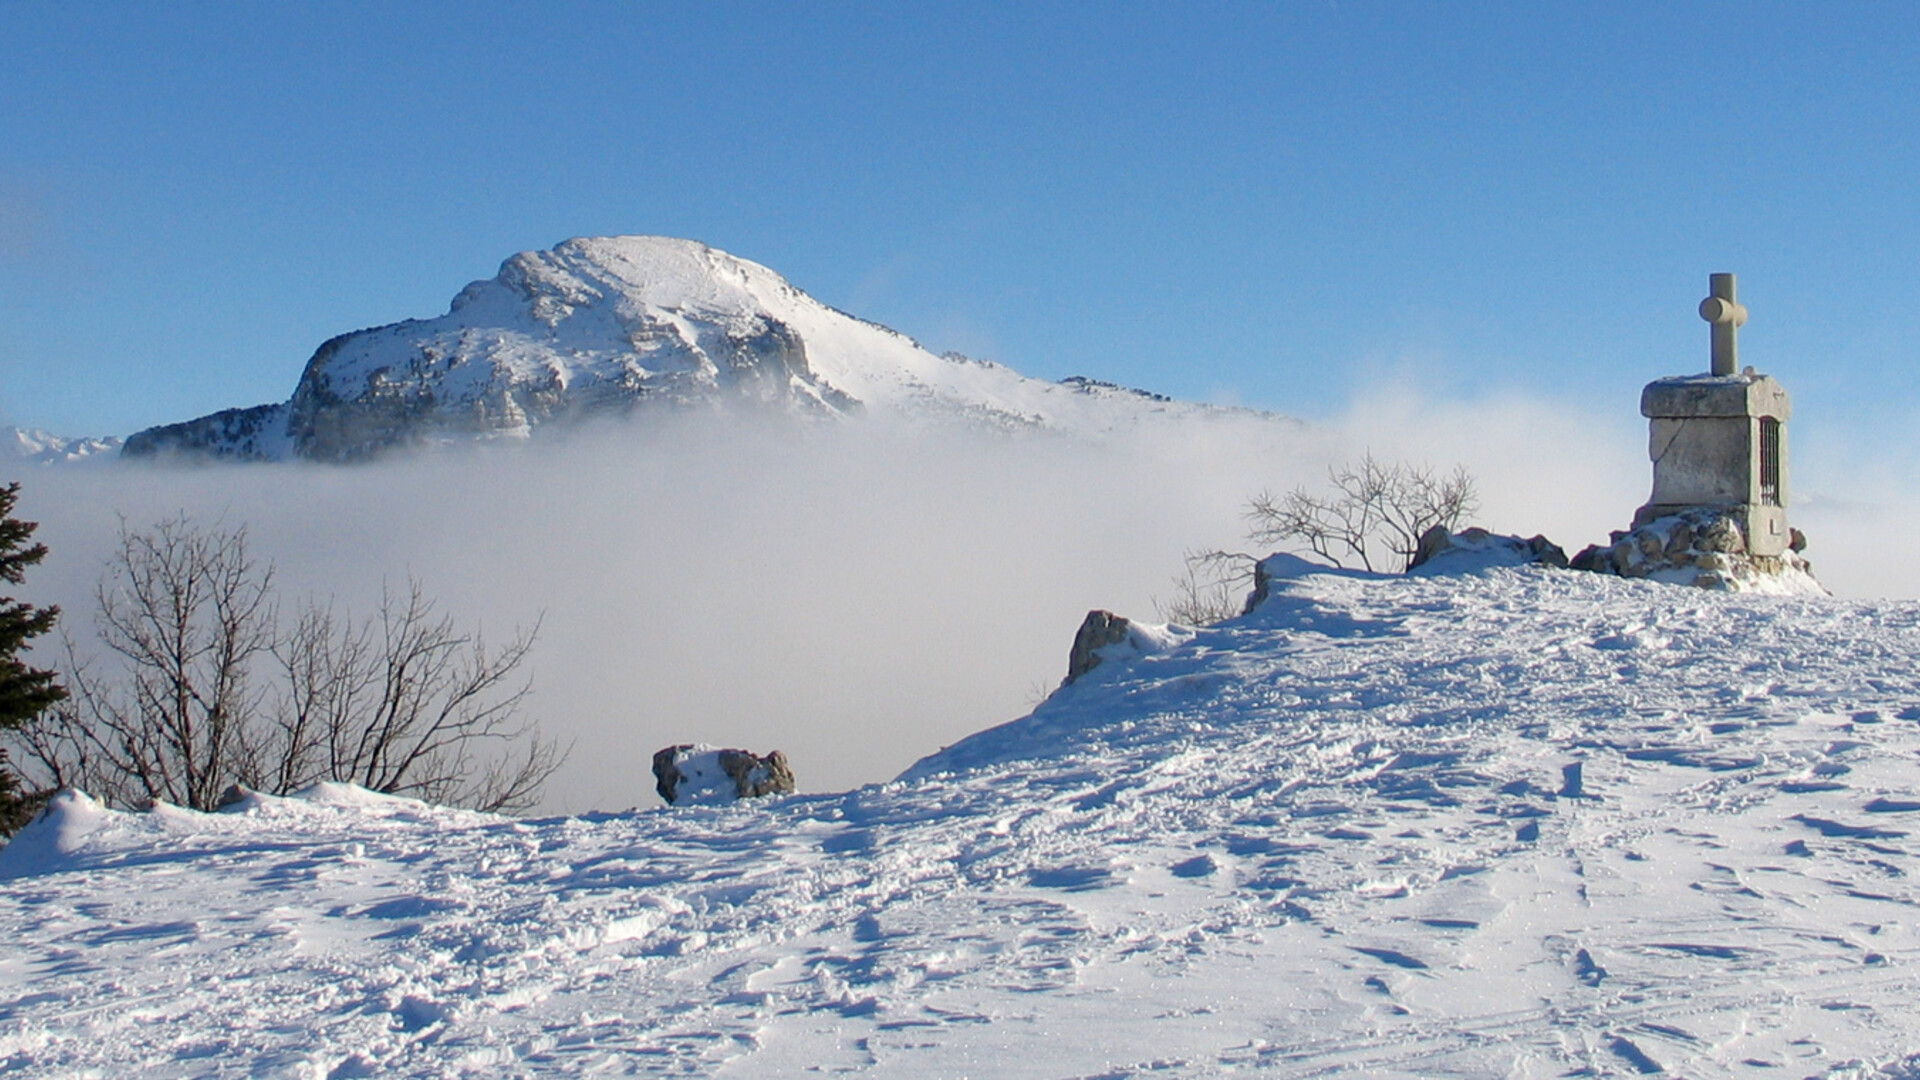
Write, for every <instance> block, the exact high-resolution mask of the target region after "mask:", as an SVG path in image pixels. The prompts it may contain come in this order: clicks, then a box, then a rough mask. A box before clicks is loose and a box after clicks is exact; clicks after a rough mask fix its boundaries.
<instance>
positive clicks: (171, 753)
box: [16, 517, 564, 811]
mask: <svg viewBox="0 0 1920 1080" xmlns="http://www.w3.org/2000/svg"><path fill="white" fill-rule="evenodd" d="M272 586H273V568H272V567H271V566H263V565H261V564H260V563H258V562H256V561H255V560H254V559H253V557H252V556H251V554H250V553H249V551H248V548H247V534H246V530H245V529H244V528H240V529H235V530H232V531H222V530H202V529H200V528H198V527H197V526H195V525H194V524H193V523H192V522H190V521H189V520H187V519H186V518H185V517H179V518H174V519H172V520H169V521H164V522H161V523H160V524H158V525H156V526H154V527H153V528H152V529H150V530H147V531H145V532H134V531H131V530H129V529H127V528H126V526H125V525H124V523H123V525H122V527H121V531H120V543H119V545H118V547H116V549H115V551H114V554H113V556H112V557H111V559H110V560H109V563H108V568H107V571H106V573H105V574H104V575H103V577H102V578H101V581H100V584H99V586H98V587H97V589H96V590H95V595H96V599H97V601H98V605H99V607H98V611H97V612H96V616H95V625H96V629H97V630H98V634H99V639H100V643H101V645H102V646H104V648H105V650H106V654H105V656H103V657H101V658H100V659H102V660H105V661H107V662H108V664H109V665H110V666H109V667H108V669H107V670H105V671H102V670H100V668H99V666H98V665H97V664H96V663H95V662H93V661H90V660H89V659H88V658H86V657H85V656H83V655H82V652H81V650H80V649H79V648H78V647H77V645H76V644H75V643H74V642H73V640H72V639H71V638H70V637H69V638H67V639H66V647H67V657H68V665H67V666H68V672H67V680H68V686H69V688H70V689H71V691H72V697H71V699H70V700H69V701H68V702H66V703H64V704H63V705H62V706H60V707H57V708H54V709H51V710H48V711H47V712H46V713H43V714H42V715H41V716H40V717H39V718H37V719H36V720H35V721H33V722H32V723H29V724H28V725H26V726H25V727H23V728H22V729H21V731H20V732H19V733H18V735H17V737H16V739H17V743H18V745H19V748H20V749H21V750H22V751H23V757H24V758H25V759H26V760H28V761H31V762H32V763H33V764H34V765H35V766H36V767H37V769H38V771H39V772H40V773H41V774H42V775H43V777H44V779H45V780H46V781H48V782H49V786H70V787H78V788H81V789H83V790H86V791H88V792H90V793H92V794H95V795H96V796H99V797H102V798H105V799H106V800H108V801H109V802H111V803H113V804H115V805H120V806H143V805H151V804H152V803H155V802H168V803H173V804H175V805H179V806H186V807H190V808H192V809H196V810H211V809H213V808H215V807H216V806H217V805H218V804H219V801H220V798H221V796H222V795H223V794H224V793H225V792H226V790H227V789H228V787H229V786H230V785H233V784H236V783H238V784H242V785H245V786H247V787H250V788H254V789H257V790H261V791H266V792H268V793H270V794H286V793H289V792H292V791H296V790H299V789H300V788H303V787H306V786H308V785H310V784H312V783H314V782H316V781H320V780H334V781H341V782H346V783H354V784H359V785H361V786H363V787H366V788H369V789H371V790H374V791H379V792H384V793H388V794H396V795H410V796H414V797H418V798H423V799H427V800H429V801H433V802H442V803H449V804H453V805H461V806H470V807H474V808H477V809H483V810H502V811H506V810H518V809H525V808H526V807H528V806H530V805H532V804H533V802H534V801H536V800H537V799H538V797H539V789H540V787H541V785H542V783H544V782H545V780H546V779H547V778H548V777H550V776H551V775H552V774H553V772H554V771H555V770H556V769H558V767H559V765H560V763H561V761H562V760H563V758H564V755H563V754H562V753H561V752H560V750H559V748H558V747H557V746H556V745H555V744H554V743H553V742H552V741H551V740H548V739H544V738H542V737H541V736H540V734H539V732H538V731H537V729H536V728H535V726H534V725H533V724H532V723H531V722H529V721H526V720H523V719H522V718H521V716H520V710H521V706H522V705H523V704H524V702H525V700H526V695H527V691H528V686H527V683H526V681H525V680H524V679H523V678H521V677H520V675H519V669H520V667H521V665H522V664H523V663H524V662H525V660H526V659H527V656H528V653H529V650H530V649H531V647H532V643H533V639H534V632H533V631H527V632H524V633H517V634H515V635H514V636H513V637H512V638H511V639H510V640H509V641H508V642H507V644H506V645H504V646H503V647H501V648H499V649H493V650H490V649H488V648H487V647H486V645H485V643H484V642H483V641H482V639H481V637H480V635H479V634H478V633H473V634H467V633H464V632H462V631H460V630H459V629H458V628H457V627H456V625H455V623H454V621H453V619H452V618H451V617H450V616H446V615H442V614H439V613H438V612H437V611H436V609H435V606H434V603H433V601H431V600H430V599H428V598H427V596H426V594H425V592H424V589H423V588H422V586H421V585H420V583H419V582H417V581H414V580H412V579H411V578H409V579H408V582H407V588H406V590H405V591H404V592H403V593H397V594H396V593H386V594H384V595H383V599H382V603H381V606H380V610H379V612H378V613H377V614H376V615H374V616H372V617H370V618H368V619H367V620H365V621H364V622H362V623H359V624H355V623H353V622H352V621H351V620H348V619H345V618H341V617H336V615H335V614H334V611H333V609H332V607H331V606H330V605H328V606H317V605H313V604H309V605H306V606H304V607H302V608H300V609H299V610H298V611H297V612H296V613H295V614H294V615H293V616H292V618H291V619H290V620H289V622H288V624H287V629H286V631H285V632H284V633H282V632H281V629H280V620H279V612H278V610H277V608H276V605H275V602H274V594H273V587H272ZM260 668H266V669H267V671H266V673H265V675H264V677H263V676H262V674H261V672H260V671H259V669H260ZM499 751H506V753H504V754H502V753H500V752H499Z"/></svg>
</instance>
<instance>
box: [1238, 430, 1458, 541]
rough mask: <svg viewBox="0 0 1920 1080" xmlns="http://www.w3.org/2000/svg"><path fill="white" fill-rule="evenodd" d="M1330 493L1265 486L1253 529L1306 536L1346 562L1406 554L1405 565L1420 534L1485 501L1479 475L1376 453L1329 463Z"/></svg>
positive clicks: (1454, 522)
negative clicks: (1444, 471) (1440, 473)
mask: <svg viewBox="0 0 1920 1080" xmlns="http://www.w3.org/2000/svg"><path fill="white" fill-rule="evenodd" d="M1327 479H1328V480H1329V481H1330V482H1331V483H1332V486H1333V492H1332V494H1330V495H1325V496H1321V495H1314V494H1311V493H1310V492H1308V491H1307V489H1306V488H1305V487H1299V488H1295V489H1294V490H1292V491H1290V492H1288V493H1287V494H1285V495H1283V496H1278V497H1276V496H1274V495H1273V494H1272V493H1270V492H1261V493H1260V494H1259V495H1256V496H1254V498H1253V499H1252V500H1250V501H1249V503H1248V506H1247V512H1246V519H1247V523H1248V526H1249V529H1248V536H1249V538H1250V539H1252V540H1253V541H1254V542H1255V543H1261V544H1272V543H1289V542H1295V543H1301V544H1305V545H1306V547H1307V548H1308V550H1310V551H1312V552H1314V553H1315V554H1317V555H1319V556H1321V557H1322V558H1325V559H1328V560H1331V561H1332V562H1333V563H1335V564H1336V565H1339V566H1345V565H1346V560H1347V559H1358V560H1359V562H1360V565H1362V566H1364V567H1365V568H1367V569H1368V570H1373V569H1376V565H1375V562H1376V559H1377V560H1381V562H1382V563H1383V564H1384V562H1385V560H1386V559H1387V558H1388V556H1392V557H1393V558H1394V559H1396V560H1397V561H1398V565H1397V566H1395V567H1394V569H1395V570H1405V569H1406V568H1407V566H1408V565H1409V564H1410V563H1411V562H1412V561H1413V556H1414V553H1415V552H1417V551H1418V550H1419V548H1420V536H1421V534H1422V533H1424V532H1426V531H1427V530H1428V529H1430V528H1432V527H1433V526H1435V525H1442V526H1445V527H1446V528H1447V529H1448V530H1453V529H1457V528H1459V527H1460V525H1461V523H1463V522H1464V521H1465V520H1466V518H1467V516H1468V515H1469V514H1472V513H1473V512H1474V511H1475V510H1477V509H1479V507H1480V496H1479V492H1478V490H1477V489H1476V486H1475V484H1474V480H1473V476H1472V475H1471V474H1469V473H1468V472H1467V470H1466V468H1465V467H1464V466H1455V468H1454V470H1453V472H1452V473H1451V474H1449V475H1448V476H1446V477H1444V478H1443V477H1437V476H1435V475H1434V472H1433V470H1432V469H1431V468H1426V467H1415V466H1412V465H1407V464H1405V463H1401V462H1396V463H1393V464H1383V463H1382V462H1380V461H1379V460H1377V459H1376V458H1375V457H1374V456H1373V455H1372V454H1370V453H1369V454H1364V455H1362V456H1361V458H1360V461H1359V462H1358V463H1357V464H1352V463H1350V464H1347V465H1341V466H1338V467H1335V468H1329V469H1328V470H1327Z"/></svg>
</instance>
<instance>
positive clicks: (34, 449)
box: [0, 426, 120, 465]
mask: <svg viewBox="0 0 1920 1080" xmlns="http://www.w3.org/2000/svg"><path fill="white" fill-rule="evenodd" d="M119 449H120V440H119V439H118V438H115V437H113V436H108V437H106V438H102V439H92V438H68V437H65V436H61V435H55V434H53V433H52V432H48V431H42V430H40V429H39V428H20V427H12V426H0V460H6V461H9V462H17V463H26V464H33V465H53V464H58V463H61V462H68V461H82V460H85V459H87V458H94V457H104V456H106V455H109V454H112V453H115V452H117V451H118V450H119Z"/></svg>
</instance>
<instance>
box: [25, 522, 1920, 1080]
mask: <svg viewBox="0 0 1920 1080" xmlns="http://www.w3.org/2000/svg"><path fill="white" fill-rule="evenodd" d="M1273 565H1274V567H1275V569H1277V570H1280V571H1282V572H1284V573H1286V574H1288V575H1289V576H1287V577H1285V578H1284V579H1283V581H1282V583H1281V587H1280V588H1278V589H1277V591H1276V594H1275V595H1274V596H1273V597H1272V598H1271V599H1270V600H1269V601H1268V602H1267V603H1266V604H1265V605H1264V606H1263V607H1262V608H1261V609H1260V610H1259V611H1258V612H1256V613H1255V614H1254V615H1252V616H1250V617H1247V618H1244V619H1241V620H1237V621H1234V622H1231V623H1228V624H1224V625H1221V626H1219V627H1215V628H1211V629H1206V630H1202V631H1199V632H1197V633H1195V634H1193V635H1191V636H1190V637H1189V636H1186V635H1183V634H1171V635H1167V636H1166V638H1165V639H1164V640H1166V641H1167V642H1168V644H1169V646H1170V647H1168V648H1167V649H1166V650H1165V651H1162V652H1157V653H1151V654H1148V655H1143V656H1137V657H1134V658H1132V659H1127V660H1120V659H1115V660H1113V661H1110V662H1108V663H1106V664H1104V665H1102V666H1101V667H1099V668H1097V669H1095V670H1094V671H1093V672H1091V673H1090V674H1088V675H1086V676H1084V677H1082V678H1081V679H1080V680H1078V681H1077V682H1075V683H1074V684H1073V685H1072V686H1070V687H1068V688H1066V689H1064V690H1062V691H1060V692H1059V693H1057V694H1055V695H1054V697H1053V698H1052V699H1050V700H1049V701H1047V702H1046V703H1045V704H1043V705H1041V706H1040V707H1039V708H1038V709H1037V710H1036V711H1035V712H1034V713H1033V715H1031V716H1030V717H1027V718H1025V719H1022V720H1019V721H1015V722H1013V723H1011V724H1008V725H1004V726H1002V727H999V728H996V729H993V730H990V731H986V732H982V733H980V734H979V735H976V736H974V737H972V738H970V739H968V740H966V741H964V742H962V743H960V744H958V745H956V746H954V747H951V748H948V749H947V750H945V751H943V752H941V753H939V754H935V755H933V756H931V757H929V758H928V759H926V760H925V761H923V762H921V763H920V764H919V765H918V766H916V767H915V768H914V769H913V770H912V771H911V772H910V774H909V775H908V776H907V777H905V778H903V779H902V780H900V781H898V782H895V783H893V784H889V785H886V786H882V787H870V788H863V789H860V790H856V791H852V792H848V793H845V794H836V795H822V796H802V797H788V798H782V799H776V800H772V801H768V802H765V803H758V804H740V805H734V806H727V807H693V808H678V809H650V810H645V811H637V812H630V813H624V814H607V815H590V816H585V817H576V818H564V819H551V820H536V821H513V820H506V819H499V818H491V817H485V816H480V815H474V814H469V813H462V812H455V811H448V810H442V809H435V808H430V807H426V806H422V805H419V804H415V803H409V802H400V801H394V800H388V799H382V798H378V797H374V796H369V795H367V794H365V793H363V792H358V791H355V790H353V789H342V788H323V789H320V790H316V791H314V792H311V793H309V794H308V795H307V796H306V797H304V798H298V799H284V800H280V799H260V798H256V799H254V800H253V801H251V802H249V803H247V804H246V805H244V806H243V807H241V808H239V809H238V810H237V811H236V812H231V813H223V814H217V815H198V814H192V813H187V812H184V811H177V810H171V809H165V808H163V809H161V810H158V811H156V812H153V813H149V814H141V815H136V814H121V813H114V812H107V811H102V810H100V809H98V808H97V807H94V806H92V805H90V804H89V803H88V802H86V801H85V800H83V799H81V798H79V797H77V796H76V797H68V798H66V799H65V800H64V801H63V802H62V803H61V804H60V805H59V806H58V807H57V808H56V809H55V811H54V812H53V813H51V814H50V815H49V816H48V817H46V818H44V819H42V820H41V821H40V822H39V823H37V824H36V825H34V826H32V827H31V828H30V829H29V830H28V831H27V832H25V833H23V834H22V835H21V836H20V838H19V839H17V840H16V841H15V843H14V844H13V845H12V846H11V847H9V848H8V849H6V851H5V852H0V876H5V877H6V879H7V880H5V881H4V883H3V889H4V891H3V892H0V939H3V940H5V941H6V943H7V947H6V948H5V949H4V950H0V1071H10V1072H13V1073H17V1074H20V1075H32V1076H40V1075H45V1076H106V1077H119V1076H131V1075H140V1076H152V1077H202V1076H212V1077H241V1076H247V1077H254V1076H260V1077H276V1076H277V1077H359V1076H408V1077H461V1076H473V1077H494V1076H503V1077H504V1076H549V1075H560V1076H569V1075H632V1074H643V1075H644V1074H679V1073H693V1074H707V1075H719V1076H784V1075H794V1074H799V1073H802V1072H806V1071H809V1070H817V1071H821V1072H848V1071H852V1072H858V1071H863V1070H864V1071H869V1072H871V1073H873V1074H876V1075H885V1076H928V1077H957V1076H994V1077H1024V1076H1031V1077H1084V1076H1100V1077H1119V1076H1132V1075H1142V1074H1171V1075H1216V1074H1226V1073H1236V1072H1259V1073H1262V1074H1264V1075H1275V1076H1318V1075H1328V1074H1333V1073H1339V1072H1350V1073H1355V1074H1359V1075H1370V1076H1423V1077H1431V1076H1474V1077H1479V1076H1543V1077H1544V1076H1566V1075H1595V1076H1605V1075H1637V1074H1641V1073H1652V1072H1660V1071H1664V1072H1666V1073H1669V1074H1673V1075H1684V1076H1733V1075H1739V1076H1754V1075H1757V1076H1781V1077H1803V1076H1868V1075H1881V1076H1890V1077H1903V1076H1920V1058H1914V1057H1911V1056H1910V1055H1915V1054H1916V1053H1920V993H1917V992H1916V991H1920V906H1917V905H1920V888H1916V887H1915V884H1914V875H1915V874H1916V872H1920V858H1916V853H1917V852H1920V842H1917V841H1916V839H1915V834H1916V833H1917V832H1920V769H1916V757H1920V605H1915V604H1913V603H1907V602H1900V603H1861V602H1849V601H1839V600H1831V599H1825V598H1785V597H1767V596H1752V595H1728V594H1711V593H1706V592H1702V591H1697V590H1689V589H1682V588H1676V587H1672V586H1665V585H1659V584H1655V583H1651V582H1644V581H1627V580H1620V579H1615V578H1606V577H1600V576H1597V575H1590V574H1580V573H1572V572H1565V571H1549V570H1545V569H1540V568H1534V567H1518V568H1495V569H1490V570H1485V571H1482V572H1478V573H1474V574H1468V575H1461V576H1431V577H1414V578H1388V577H1374V576H1366V575H1357V574H1347V573H1338V572H1326V573H1316V572H1309V571H1307V570H1306V569H1305V568H1304V567H1303V566H1302V565H1300V564H1298V563H1290V562H1288V561H1287V560H1284V559H1282V560H1278V561H1276V562H1275V563H1274V564H1273ZM1063 646H1064V643H1063ZM1064 651H1065V650H1064V648H1063V650H1062V652H1063V654H1064ZM645 769H646V763H644V762H639V761H636V762H635V763H634V771H635V773H636V776H637V777H638V776H639V775H640V774H642V773H644V771H645Z"/></svg>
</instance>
